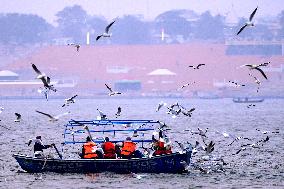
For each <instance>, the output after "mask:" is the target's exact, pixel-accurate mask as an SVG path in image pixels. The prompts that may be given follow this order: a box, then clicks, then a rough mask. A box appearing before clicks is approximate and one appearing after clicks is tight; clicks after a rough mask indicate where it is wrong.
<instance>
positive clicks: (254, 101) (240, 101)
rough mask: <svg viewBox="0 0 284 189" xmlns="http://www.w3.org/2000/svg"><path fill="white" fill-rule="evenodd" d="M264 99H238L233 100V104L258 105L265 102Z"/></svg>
mask: <svg viewBox="0 0 284 189" xmlns="http://www.w3.org/2000/svg"><path fill="white" fill-rule="evenodd" d="M263 101H264V98H252V97H237V98H233V102H235V103H257V102H263Z"/></svg>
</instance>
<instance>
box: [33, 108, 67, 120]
mask: <svg viewBox="0 0 284 189" xmlns="http://www.w3.org/2000/svg"><path fill="white" fill-rule="evenodd" d="M36 112H37V113H40V114H42V115H45V116H47V117H49V121H51V122H55V121H58V120H59V118H60V117H62V116H64V115H68V114H70V112H65V113H63V114H59V115H56V116H52V115H50V114H47V113H44V112H40V111H37V110H36Z"/></svg>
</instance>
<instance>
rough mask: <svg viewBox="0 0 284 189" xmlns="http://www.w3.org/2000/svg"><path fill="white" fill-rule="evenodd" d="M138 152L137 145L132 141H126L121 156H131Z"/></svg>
mask: <svg viewBox="0 0 284 189" xmlns="http://www.w3.org/2000/svg"><path fill="white" fill-rule="evenodd" d="M135 150H136V144H135V143H134V142H131V141H125V142H124V143H123V147H122V149H121V155H124V156H130V155H132V154H133V153H134V151H135Z"/></svg>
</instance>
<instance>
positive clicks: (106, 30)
mask: <svg viewBox="0 0 284 189" xmlns="http://www.w3.org/2000/svg"><path fill="white" fill-rule="evenodd" d="M114 22H115V20H114V21H112V22H111V23H110V24H109V25H107V27H106V28H105V32H104V33H103V34H101V35H98V36H97V38H96V41H97V40H99V39H100V38H101V37H110V36H111V35H112V34H110V33H108V32H109V28H110V27H111V26H112V25H113V24H114Z"/></svg>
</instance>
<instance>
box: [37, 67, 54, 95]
mask: <svg viewBox="0 0 284 189" xmlns="http://www.w3.org/2000/svg"><path fill="white" fill-rule="evenodd" d="M32 67H33V69H34V71H35V72H36V73H37V74H38V75H37V77H36V78H37V79H40V80H41V81H42V83H43V86H44V87H45V88H46V89H49V90H52V91H54V92H56V91H57V90H56V89H55V88H54V86H53V85H51V84H50V77H48V76H46V75H45V74H44V73H41V71H39V69H38V68H37V67H36V65H35V64H32Z"/></svg>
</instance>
